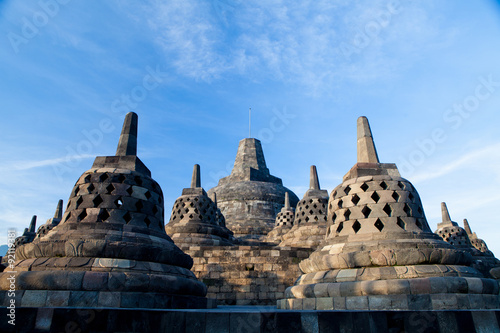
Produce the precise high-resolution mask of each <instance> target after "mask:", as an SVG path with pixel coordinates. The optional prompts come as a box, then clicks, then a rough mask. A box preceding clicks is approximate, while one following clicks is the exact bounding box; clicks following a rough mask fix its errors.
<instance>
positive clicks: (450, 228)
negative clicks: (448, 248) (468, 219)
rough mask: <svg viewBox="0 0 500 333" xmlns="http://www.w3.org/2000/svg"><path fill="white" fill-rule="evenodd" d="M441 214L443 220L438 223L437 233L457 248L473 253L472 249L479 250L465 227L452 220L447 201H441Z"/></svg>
mask: <svg viewBox="0 0 500 333" xmlns="http://www.w3.org/2000/svg"><path fill="white" fill-rule="evenodd" d="M441 216H442V221H441V222H440V223H438V228H437V230H436V234H438V235H439V236H441V238H442V239H443V240H444V241H446V242H448V243H450V244H451V245H453V246H454V247H456V248H460V249H464V250H467V251H469V252H471V254H472V251H477V250H476V249H475V248H474V247H473V246H472V244H471V242H470V239H469V236H468V235H467V232H466V231H465V229H464V228H462V227H461V226H459V225H458V223H457V222H455V221H452V220H451V217H450V212H449V211H448V207H447V206H446V203H445V202H441Z"/></svg>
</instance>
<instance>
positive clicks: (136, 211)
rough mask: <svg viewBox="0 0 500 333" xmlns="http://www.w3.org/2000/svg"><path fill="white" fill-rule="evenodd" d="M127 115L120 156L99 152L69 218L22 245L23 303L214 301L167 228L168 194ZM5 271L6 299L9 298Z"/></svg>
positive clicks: (1, 282) (191, 304) (19, 278)
mask: <svg viewBox="0 0 500 333" xmlns="http://www.w3.org/2000/svg"><path fill="white" fill-rule="evenodd" d="M136 152H137V115H136V114H135V113H129V114H127V116H126V118H125V122H124V125H123V129H122V134H121V136H120V141H119V144H118V149H117V151H116V155H115V156H99V157H97V158H96V159H95V161H94V164H93V166H92V168H91V169H90V170H88V171H86V172H85V173H83V175H82V176H81V177H80V178H79V179H78V181H77V182H76V184H75V187H74V188H73V190H72V191H71V195H70V198H69V200H68V206H67V209H66V212H65V213H64V215H63V217H62V221H61V222H60V223H59V224H58V225H57V226H56V227H54V228H53V229H52V230H50V231H49V232H47V233H46V234H45V235H41V236H40V237H37V238H36V239H35V240H34V241H33V242H31V243H27V244H24V245H21V246H20V247H19V248H17V250H16V259H17V261H16V263H15V267H14V269H13V271H17V273H9V272H10V271H12V270H11V269H6V270H5V271H4V273H2V274H15V275H16V288H17V289H18V291H17V292H16V298H18V299H17V302H16V306H18V307H19V306H22V307H44V306H48V307H51V306H52V307H53V306H56V307H57V306H68V307H120V308H160V309H161V308H203V307H207V305H210V306H211V305H213V303H212V302H211V301H208V300H207V299H206V298H205V297H204V296H205V295H206V292H207V289H206V286H205V285H204V284H203V283H201V282H200V281H198V280H197V279H196V277H195V276H194V274H193V273H192V272H191V271H190V268H191V267H192V265H193V261H192V259H191V257H189V256H188V255H186V254H185V253H183V252H182V251H181V250H180V249H179V248H178V247H177V246H175V245H174V243H173V242H172V240H171V239H170V238H169V237H168V236H167V234H166V233H165V230H164V213H163V193H162V190H161V188H160V186H159V185H158V184H157V183H156V181H154V180H153V179H152V178H151V172H150V171H149V169H148V168H147V167H146V166H145V165H144V164H143V162H142V161H141V160H140V159H139V158H138V157H137V156H136ZM6 281H7V280H6V278H5V277H3V276H1V277H0V289H1V290H2V292H0V300H1V301H2V302H4V300H5V299H6V297H7V292H6V291H5V290H8V289H9V286H8V285H7V284H6Z"/></svg>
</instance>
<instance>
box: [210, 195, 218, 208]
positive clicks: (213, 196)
mask: <svg viewBox="0 0 500 333" xmlns="http://www.w3.org/2000/svg"><path fill="white" fill-rule="evenodd" d="M209 198H210V199H212V201H213V202H214V204H215V205H216V206H217V193H215V192H212V193H210V195H209Z"/></svg>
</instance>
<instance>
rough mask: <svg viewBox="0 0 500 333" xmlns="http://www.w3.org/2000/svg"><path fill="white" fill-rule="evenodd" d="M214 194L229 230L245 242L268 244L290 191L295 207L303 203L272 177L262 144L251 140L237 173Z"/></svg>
mask: <svg viewBox="0 0 500 333" xmlns="http://www.w3.org/2000/svg"><path fill="white" fill-rule="evenodd" d="M214 192H215V193H216V194H217V202H218V206H219V208H220V210H221V212H222V214H224V217H225V218H226V225H227V227H228V228H229V229H230V230H231V231H233V232H234V236H235V237H237V238H239V239H240V240H241V241H243V242H254V243H255V242H257V243H258V242H260V241H264V237H265V236H266V235H267V234H268V233H269V231H271V230H272V229H273V227H274V222H275V219H276V215H277V214H278V213H279V212H280V211H281V208H282V207H283V206H284V204H285V202H284V198H285V193H286V192H288V193H289V195H290V204H291V206H292V207H295V206H296V205H297V202H298V201H299V198H298V197H297V196H296V195H295V194H294V193H293V192H292V191H290V190H289V189H287V188H286V187H284V186H283V182H282V181H281V179H280V178H278V177H275V176H273V175H271V174H270V172H269V169H268V168H267V166H266V161H265V159H264V152H263V151H262V145H261V143H260V141H259V140H257V139H251V138H247V139H243V140H241V141H240V144H239V147H238V152H237V154H236V160H235V162H234V167H233V171H232V172H231V174H230V175H229V176H227V177H224V178H222V179H220V180H219V184H218V185H217V186H216V187H214V188H212V189H211V190H209V191H208V194H209V195H211V194H212V193H214Z"/></svg>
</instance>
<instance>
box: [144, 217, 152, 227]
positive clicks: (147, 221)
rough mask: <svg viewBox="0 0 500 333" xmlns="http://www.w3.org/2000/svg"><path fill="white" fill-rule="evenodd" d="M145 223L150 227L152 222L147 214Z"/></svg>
mask: <svg viewBox="0 0 500 333" xmlns="http://www.w3.org/2000/svg"><path fill="white" fill-rule="evenodd" d="M144 223H146V225H147V226H148V227H149V225H150V224H151V220H150V219H149V218H148V217H147V216H146V217H145V218H144Z"/></svg>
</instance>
